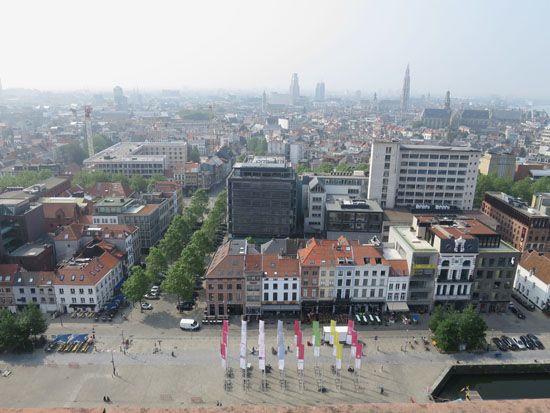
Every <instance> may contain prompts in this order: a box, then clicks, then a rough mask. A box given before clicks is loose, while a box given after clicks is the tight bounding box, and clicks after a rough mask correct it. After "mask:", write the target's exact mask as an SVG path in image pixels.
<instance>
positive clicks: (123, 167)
mask: <svg viewBox="0 0 550 413" xmlns="http://www.w3.org/2000/svg"><path fill="white" fill-rule="evenodd" d="M186 161H187V143H186V142H184V141H172V142H119V143H117V144H115V145H113V146H111V147H109V148H107V149H104V150H102V151H101V152H98V153H96V154H95V155H93V156H91V157H89V158H88V159H85V160H84V169H86V170H90V171H97V172H107V173H120V174H123V175H126V176H132V175H142V176H144V177H146V178H149V177H151V176H153V175H155V174H160V175H165V174H166V172H167V171H168V170H169V169H171V168H173V167H174V166H176V165H179V164H185V162H186Z"/></svg>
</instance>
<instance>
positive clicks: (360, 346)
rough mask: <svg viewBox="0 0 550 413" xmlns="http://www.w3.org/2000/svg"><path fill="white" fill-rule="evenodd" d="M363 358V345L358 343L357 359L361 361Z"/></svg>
mask: <svg viewBox="0 0 550 413" xmlns="http://www.w3.org/2000/svg"><path fill="white" fill-rule="evenodd" d="M362 356H363V344H361V343H357V349H356V350H355V358H356V359H361V357H362Z"/></svg>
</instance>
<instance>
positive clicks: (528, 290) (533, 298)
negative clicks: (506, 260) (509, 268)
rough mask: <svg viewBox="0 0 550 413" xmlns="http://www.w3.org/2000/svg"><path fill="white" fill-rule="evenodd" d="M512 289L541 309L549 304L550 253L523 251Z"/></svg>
mask: <svg viewBox="0 0 550 413" xmlns="http://www.w3.org/2000/svg"><path fill="white" fill-rule="evenodd" d="M514 289H515V290H516V291H517V292H518V293H520V294H521V295H522V296H523V297H524V298H525V299H526V300H529V301H530V302H532V303H533V304H535V305H536V306H537V307H538V308H540V309H541V310H542V309H546V308H547V307H548V306H550V254H548V253H540V252H538V251H531V252H525V253H524V254H523V256H522V257H521V261H520V262H519V265H518V268H517V271H516V278H515V279H514Z"/></svg>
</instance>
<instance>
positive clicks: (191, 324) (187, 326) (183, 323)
mask: <svg viewBox="0 0 550 413" xmlns="http://www.w3.org/2000/svg"><path fill="white" fill-rule="evenodd" d="M180 328H181V329H182V330H189V331H195V330H200V328H201V323H200V322H199V321H196V320H193V319H189V318H182V319H181V320H180Z"/></svg>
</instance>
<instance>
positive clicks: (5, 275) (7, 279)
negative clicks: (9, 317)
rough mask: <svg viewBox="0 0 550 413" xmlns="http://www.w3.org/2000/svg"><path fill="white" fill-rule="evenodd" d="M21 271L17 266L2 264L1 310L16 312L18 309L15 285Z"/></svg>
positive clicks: (0, 285) (0, 270) (0, 278)
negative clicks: (14, 290) (14, 291)
mask: <svg viewBox="0 0 550 413" xmlns="http://www.w3.org/2000/svg"><path fill="white" fill-rule="evenodd" d="M19 271H20V267H19V265H17V264H0V310H4V309H5V310H10V311H11V312H15V311H16V309H17V307H16V301H15V297H14V293H13V283H14V282H15V277H16V276H17V274H18V273H19Z"/></svg>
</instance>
